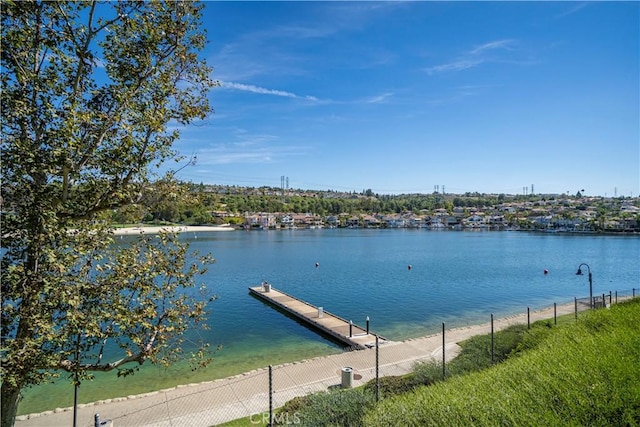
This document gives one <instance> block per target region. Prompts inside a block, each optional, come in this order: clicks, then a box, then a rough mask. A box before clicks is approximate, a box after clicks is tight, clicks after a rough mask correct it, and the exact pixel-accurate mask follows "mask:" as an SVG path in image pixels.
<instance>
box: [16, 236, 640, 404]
mask: <svg viewBox="0 0 640 427" xmlns="http://www.w3.org/2000/svg"><path fill="white" fill-rule="evenodd" d="M181 239H184V240H188V241H189V242H190V244H191V247H192V248H193V249H197V250H198V251H200V252H211V254H212V255H213V256H214V258H215V259H216V261H217V262H216V264H214V265H213V266H212V267H211V268H210V270H209V272H208V273H207V275H206V276H204V281H205V282H206V284H207V287H208V288H209V289H210V290H211V291H212V292H213V293H215V294H216V295H217V296H218V299H217V300H216V301H214V302H213V303H212V305H211V309H212V315H211V318H210V325H211V330H210V331H205V332H202V333H201V336H202V337H203V338H204V339H205V340H207V341H208V342H210V343H211V344H212V346H216V345H222V346H223V349H222V350H221V351H220V352H219V353H217V355H216V358H215V361H214V362H213V364H212V365H211V366H210V367H209V368H207V369H205V370H200V371H196V372H195V373H194V372H191V370H190V369H189V368H188V367H187V366H184V365H178V366H176V367H173V368H171V369H169V370H165V369H161V368H156V367H143V368H142V369H141V371H140V372H138V373H137V374H136V375H134V376H133V377H130V378H127V379H125V380H123V379H117V378H115V374H113V373H110V374H106V375H98V376H97V378H96V381H94V382H92V383H84V384H83V385H82V386H81V389H80V390H81V393H80V398H81V400H82V401H93V400H98V399H102V398H105V397H107V396H108V395H110V396H121V395H129V394H134V393H141V392H145V391H150V390H154V389H160V388H163V387H168V386H171V385H175V384H177V383H188V382H194V381H203V380H209V379H213V378H220V377H225V376H228V375H233V374H237V373H240V372H243V371H247V370H251V369H255V368H258V367H265V366H268V365H269V364H277V363H282V362H285V361H292V360H299V359H303V358H309V357H313V356H318V355H323V354H330V353H337V352H340V351H341V349H340V347H339V346H338V345H336V344H335V343H332V342H330V341H327V340H326V339H324V338H322V337H320V336H319V335H318V334H316V333H315V332H313V331H311V330H309V329H307V328H306V327H305V326H303V325H301V324H299V323H298V322H296V321H295V320H293V319H291V318H289V317H287V316H285V315H283V314H281V313H280V312H278V311H276V310H274V309H273V308H271V307H269V306H267V305H265V304H264V303H263V302H261V301H259V300H257V299H256V298H254V297H251V296H250V295H249V294H248V291H247V288H248V287H249V286H257V285H259V284H260V283H261V281H262V280H267V281H269V282H270V283H271V284H272V285H273V286H274V287H275V288H278V289H281V290H283V291H285V292H287V293H290V294H293V295H295V296H297V297H299V298H301V299H304V300H306V301H308V302H310V303H312V304H314V305H317V306H322V307H324V309H325V310H327V311H330V312H332V313H334V314H337V315H339V316H341V317H344V318H346V319H352V320H353V321H354V323H356V324H362V325H364V323H365V318H366V316H369V317H370V319H371V324H370V325H371V329H372V330H374V331H375V332H377V333H379V334H381V335H383V336H385V337H386V338H388V339H392V340H402V339H406V338H411V337H418V336H423V335H428V334H431V333H435V332H438V331H439V330H440V328H441V324H442V322H445V324H446V326H447V328H453V327H456V326H462V325H469V324H477V323H484V322H487V321H488V320H489V315H490V314H491V313H494V314H495V315H496V316H497V317H503V316H507V315H511V314H514V313H522V312H526V308H527V307H531V309H538V308H543V307H547V306H550V305H553V303H554V302H557V303H565V302H570V301H573V298H574V297H575V296H577V297H585V296H588V295H589V285H588V279H587V276H586V275H585V276H576V275H575V272H576V270H577V267H578V265H579V264H581V263H587V264H589V266H590V267H591V271H592V273H593V292H594V294H596V295H597V294H602V293H604V292H606V293H608V292H609V291H610V290H611V291H616V290H618V291H629V292H630V291H631V288H634V287H635V288H636V289H638V288H640V238H638V237H624V236H620V237H612V236H596V235H564V234H532V233H523V232H486V231H485V232H448V231H427V230H403V229H401V230H348V229H335V230H322V229H318V230H286V231H251V232H244V231H234V232H208V233H204V232H203V233H198V234H193V233H184V234H183V235H182V236H181ZM121 244H126V239H123V240H122V241H121ZM316 263H319V266H318V267H316ZM408 265H411V267H412V268H411V269H408ZM545 269H546V270H548V274H546V275H545V274H544V270H545ZM53 390H56V392H52V391H53ZM71 404H72V388H71V386H70V385H69V384H68V383H67V382H59V383H57V384H54V385H47V386H44V387H37V388H35V389H33V390H31V391H30V392H29V393H28V394H27V396H26V397H25V401H24V404H23V406H22V407H21V410H20V412H22V413H24V412H32V411H34V410H41V409H40V407H41V406H43V405H44V406H49V407H56V406H71Z"/></svg>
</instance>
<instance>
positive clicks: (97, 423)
mask: <svg viewBox="0 0 640 427" xmlns="http://www.w3.org/2000/svg"><path fill="white" fill-rule="evenodd" d="M93 427H100V414H95V415H94V416H93Z"/></svg>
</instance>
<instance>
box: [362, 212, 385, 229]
mask: <svg viewBox="0 0 640 427" xmlns="http://www.w3.org/2000/svg"><path fill="white" fill-rule="evenodd" d="M362 224H363V227H364V228H380V225H382V221H380V220H379V219H378V218H376V217H374V216H372V215H366V216H365V217H364V218H362Z"/></svg>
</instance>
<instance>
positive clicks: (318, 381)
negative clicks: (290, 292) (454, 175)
mask: <svg viewBox="0 0 640 427" xmlns="http://www.w3.org/2000/svg"><path fill="white" fill-rule="evenodd" d="M573 310H574V307H573V304H567V305H563V306H558V309H557V313H558V315H562V314H568V313H573ZM549 318H553V307H551V308H549V309H545V310H540V311H537V312H531V315H530V319H531V322H534V321H536V320H540V319H549ZM526 322H527V314H526V312H525V313H523V314H522V315H518V316H512V317H508V318H503V319H497V320H495V321H494V329H495V330H496V331H497V330H500V329H504V328H506V327H507V326H509V325H513V324H517V323H526ZM490 328H491V326H490V324H489V323H486V324H483V325H476V326H470V327H462V328H456V329H451V330H446V331H445V342H446V345H445V356H446V359H447V360H451V359H452V358H453V357H455V356H456V355H457V354H458V352H459V346H458V345H457V343H459V342H461V341H464V340H466V339H468V338H469V337H471V336H474V335H478V334H487V333H489V332H490ZM375 351H376V350H375V348H374V349H366V350H360V351H352V352H345V353H341V354H336V355H330V356H324V357H318V358H314V359H310V360H305V361H302V362H296V363H286V364H283V365H278V366H274V367H273V369H272V373H273V375H272V378H273V391H274V395H273V399H274V402H273V407H274V408H277V407H280V406H282V405H283V404H284V403H285V402H287V401H289V400H290V399H292V398H294V397H296V396H304V395H306V394H309V393H311V392H316V391H322V390H327V389H329V388H333V387H339V386H340V385H341V382H342V374H343V373H342V368H344V367H351V368H352V369H353V373H354V377H353V382H352V384H353V386H358V385H361V384H364V383H365V382H367V381H369V380H371V379H373V378H375ZM432 359H435V360H438V361H440V360H442V334H435V335H431V336H428V337H423V338H417V339H411V340H407V341H403V342H388V343H385V344H384V345H381V346H380V348H379V369H380V375H381V376H387V375H401V374H404V373H408V372H410V371H411V369H412V367H413V365H414V364H415V363H416V362H417V361H423V360H432ZM268 410H269V371H268V369H259V370H255V371H251V372H247V373H245V374H242V375H236V376H234V377H230V378H225V379H220V380H216V381H209V382H203V383H199V384H190V385H185V386H179V387H175V388H171V389H167V390H161V391H157V392H153V393H146V394H142V395H137V396H128V397H122V398H117V399H108V400H104V401H100V402H95V403H91V404H87V405H79V409H78V426H79V427H89V426H93V425H94V416H95V414H100V417H101V418H102V419H103V420H105V419H110V420H111V421H112V422H111V424H105V425H106V426H113V427H122V426H155V427H164V426H167V427H168V426H171V427H198V426H203V427H208V426H212V425H216V424H219V423H223V422H226V421H230V420H233V419H237V418H241V417H248V416H252V420H253V421H254V422H255V423H256V424H257V425H258V424H259V421H260V420H261V416H260V415H255V414H261V413H264V412H267V411H268ZM72 424H73V410H72V408H64V409H58V410H56V411H49V412H45V413H42V414H32V415H29V416H21V417H18V419H17V420H16V426H17V427H56V426H71V425H72Z"/></svg>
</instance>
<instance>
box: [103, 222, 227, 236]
mask: <svg viewBox="0 0 640 427" xmlns="http://www.w3.org/2000/svg"><path fill="white" fill-rule="evenodd" d="M234 230H235V229H234V228H233V227H232V226H231V225H229V224H224V225H161V226H146V225H145V226H140V227H120V228H114V230H113V234H115V235H116V236H126V235H137V234H143V233H144V234H158V233H160V232H161V231H168V232H174V233H184V232H190V233H195V232H198V231H202V232H209V231H234Z"/></svg>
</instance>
